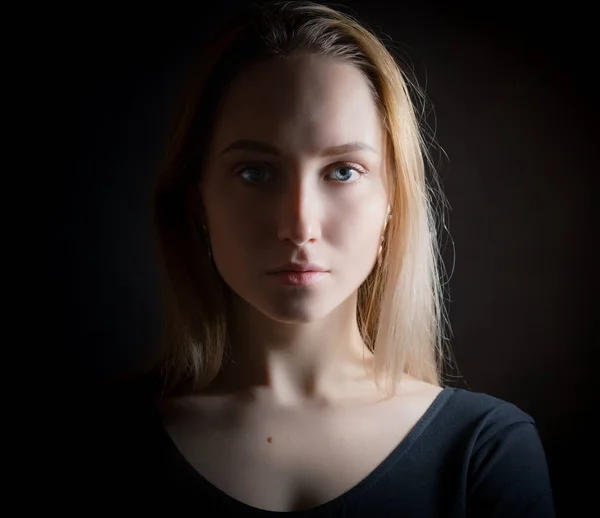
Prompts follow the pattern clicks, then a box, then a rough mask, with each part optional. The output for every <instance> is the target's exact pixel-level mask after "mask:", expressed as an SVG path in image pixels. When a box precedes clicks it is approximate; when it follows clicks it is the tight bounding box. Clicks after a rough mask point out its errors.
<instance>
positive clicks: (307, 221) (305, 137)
mask: <svg viewBox="0 0 600 518" xmlns="http://www.w3.org/2000/svg"><path fill="white" fill-rule="evenodd" d="M244 140H251V141H254V142H259V143H262V144H263V145H262V146H258V145H254V146H248V145H243V144H240V141H244ZM356 143H359V145H356ZM383 143H384V131H383V128H382V124H381V119H380V116H379V113H378V110H377V107H376V105H375V102H374V100H373V98H372V95H371V93H370V90H369V86H368V83H367V81H366V79H365V77H364V76H363V75H362V73H361V72H360V70H358V69H357V68H356V67H354V66H352V65H351V64H348V63H346V62H343V61H339V60H333V59H331V58H325V57H319V56H315V55H310V54H297V55H293V56H291V57H287V58H285V59H279V60H276V61H266V62H260V63H258V64H254V65H252V66H251V67H250V68H248V69H247V70H245V71H244V72H243V73H242V74H241V75H240V76H239V77H238V78H237V79H236V80H235V81H234V83H233V85H232V87H231V88H230V89H229V90H228V91H227V92H226V95H225V96H224V98H223V100H222V104H221V106H220V110H219V112H218V116H217V120H216V124H215V127H214V134H213V139H212V141H211V143H210V147H209V153H208V159H207V161H206V164H205V168H204V171H203V175H202V177H201V181H200V183H199V185H198V187H199V194H200V199H201V203H202V207H203V211H204V218H205V223H206V226H207V229H208V233H209V236H210V242H211V247H212V253H213V257H214V261H215V263H216V266H217V268H218V271H219V273H220V274H221V276H222V277H223V279H224V281H225V282H226V284H227V285H228V286H229V287H230V288H231V291H232V293H233V304H232V322H233V325H232V327H233V332H232V355H231V356H232V360H233V362H232V363H228V364H227V365H226V366H225V371H226V372H225V373H224V374H223V375H222V376H220V377H219V378H217V380H216V382H215V384H214V385H213V389H217V388H218V389H219V390H235V391H251V392H252V393H253V394H254V395H255V396H257V395H258V394H259V393H260V394H261V397H265V398H269V399H270V400H272V401H273V402H274V403H277V404H281V405H294V404H301V403H303V402H308V401H314V400H321V401H323V400H326V401H329V400H334V399H339V398H340V397H342V396H343V395H344V394H348V390H349V389H350V386H351V385H355V384H356V383H357V382H360V383H362V382H364V367H365V365H366V366H367V368H368V366H369V364H370V362H371V361H372V356H371V354H370V352H369V351H368V350H367V349H366V347H365V345H364V343H363V341H362V339H361V337H360V334H359V331H358V325H357V322H356V302H357V290H358V288H359V286H360V285H361V284H362V282H363V281H364V280H365V279H366V277H367V276H368V274H369V273H370V271H371V269H372V268H373V266H374V264H375V261H376V258H377V252H378V249H379V245H380V239H381V236H382V232H383V230H384V225H385V222H386V216H387V211H388V197H387V182H386V171H385V168H384V164H385V159H384V157H385V150H384V147H383ZM265 145H266V146H265ZM267 146H268V149H267ZM344 146H347V147H346V148H344ZM336 148H337V149H336ZM289 261H302V262H311V263H317V264H319V265H320V266H323V267H325V268H326V269H327V270H328V273H327V274H326V275H324V277H323V279H322V280H321V281H320V282H319V283H317V284H316V285H313V286H308V287H297V286H294V287H291V286H286V285H283V284H281V283H279V282H276V281H275V280H274V279H273V277H272V276H269V275H267V272H268V271H269V270H272V269H273V268H275V267H277V266H279V265H281V264H285V263H287V262H289ZM237 330H239V331H237ZM238 366H243V369H241V368H239V367H238Z"/></svg>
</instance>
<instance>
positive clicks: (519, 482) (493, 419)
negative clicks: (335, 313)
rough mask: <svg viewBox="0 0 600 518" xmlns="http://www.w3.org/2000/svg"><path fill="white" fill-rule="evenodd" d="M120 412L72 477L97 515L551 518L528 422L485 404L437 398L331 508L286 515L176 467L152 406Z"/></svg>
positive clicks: (100, 422) (133, 403) (177, 458)
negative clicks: (104, 511)
mask: <svg viewBox="0 0 600 518" xmlns="http://www.w3.org/2000/svg"><path fill="white" fill-rule="evenodd" d="M120 403H121V404H120V405H116V406H115V405H113V404H112V403H111V404H109V406H108V407H107V409H108V410H109V414H108V415H104V414H103V413H102V412H99V413H97V414H96V418H97V419H96V423H95V429H96V431H98V430H101V431H102V433H101V436H102V437H101V440H100V441H99V444H97V445H96V446H95V447H94V448H93V449H94V451H95V453H96V454H97V456H96V457H94V461H93V462H94V463H97V464H96V465H95V466H93V468H92V469H91V470H90V469H89V468H90V465H89V457H88V456H87V454H86V455H85V456H82V459H81V466H80V469H82V470H83V472H82V471H81V470H78V471H77V473H78V474H80V475H81V476H82V477H83V478H82V480H78V481H77V482H78V484H76V485H77V486H82V492H81V495H82V496H83V493H87V492H88V491H90V493H89V495H85V497H86V501H90V500H91V501H92V502H94V506H93V507H96V508H100V507H104V506H106V508H107V509H110V510H112V511H117V510H120V509H122V510H124V511H125V510H135V511H137V512H142V511H144V510H152V511H154V512H155V513H156V512H161V513H162V512H166V513H167V515H168V516H179V515H183V513H184V512H185V513H186V516H193V517H194V518H196V517H198V518H201V517H213V516H219V517H220V516H236V517H237V516H252V517H257V518H267V517H273V516H277V515H282V514H285V515H289V516H290V517H292V516H294V517H298V518H317V517H338V516H339V517H342V516H343V517H347V518H351V517H373V518H377V517H382V518H383V517H417V518H421V517H422V518H429V517H464V516H467V517H472V516H476V517H511V518H517V517H540V518H541V517H543V518H551V517H553V516H555V513H554V508H553V498H552V493H551V487H550V480H549V475H548V468H547V464H546V459H545V454H544V451H543V448H542V444H541V442H540V438H539V435H538V430H537V428H536V426H535V422H534V420H533V419H532V418H531V417H530V416H529V415H528V414H526V413H524V412H523V411H521V410H520V409H519V408H517V407H516V406H514V405H513V404H511V403H507V402H505V401H502V400H499V399H496V398H494V397H491V396H488V395H486V394H480V393H474V392H469V391H466V390H462V389H454V388H446V389H444V390H443V391H442V392H441V393H440V394H439V395H438V396H437V398H436V400H435V401H434V403H433V404H432V405H431V406H430V408H429V409H428V410H427V412H426V413H425V414H424V415H423V417H422V418H421V419H420V420H419V422H418V423H417V424H416V425H415V427H414V428H413V429H412V430H411V432H410V433H409V434H408V435H407V436H406V437H405V438H404V440H402V442H400V444H399V445H398V446H397V447H396V448H395V449H394V450H393V451H392V453H390V455H389V456H388V457H387V458H386V459H385V460H384V461H383V462H382V463H381V464H380V465H379V466H378V467H377V468H376V469H375V470H374V471H372V472H371V473H370V474H369V475H368V476H367V477H366V478H365V479H363V480H362V481H361V482H359V483H358V484H357V485H356V486H354V487H353V488H352V489H350V490H349V491H347V492H346V493H344V494H343V495H340V496H339V497H337V498H335V499H333V500H331V501H330V502H327V503H325V504H323V505H320V506H318V507H315V508H312V509H308V510H304V511H299V512H289V513H283V512H274V511H265V510H261V509H257V508H254V507H251V506H249V505H246V504H244V503H242V502H240V501H238V500H236V499H234V498H232V497H230V496H229V495H227V494H226V493H224V492H223V491H221V490H219V489H218V488H217V487H215V486H213V485H212V484H211V483H210V482H208V481H207V480H206V479H205V478H203V477H202V476H201V475H200V474H199V473H198V472H197V471H196V470H195V469H194V468H193V467H192V466H191V465H190V464H189V463H188V462H187V461H186V460H185V458H184V457H183V455H182V454H181V453H180V452H179V450H178V449H177V447H176V446H175V444H174V443H173V441H172V440H171V438H170V436H169V435H168V433H167V432H166V430H165V428H164V427H163V425H162V422H161V420H160V416H159V414H158V411H157V410H156V407H155V406H153V405H152V404H150V403H148V404H147V405H146V404H143V403H141V402H140V401H139V400H137V399H136V398H120ZM86 476H87V478H86ZM88 497H89V499H88ZM180 513H181V514H180ZM190 513H192V514H190Z"/></svg>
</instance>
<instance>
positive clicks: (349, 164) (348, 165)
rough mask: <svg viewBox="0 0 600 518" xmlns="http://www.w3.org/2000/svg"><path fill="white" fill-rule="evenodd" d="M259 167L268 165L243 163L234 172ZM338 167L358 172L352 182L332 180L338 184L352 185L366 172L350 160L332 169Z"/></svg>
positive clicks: (239, 173) (239, 172)
mask: <svg viewBox="0 0 600 518" xmlns="http://www.w3.org/2000/svg"><path fill="white" fill-rule="evenodd" d="M261 168H263V169H269V167H268V166H264V165H260V164H258V165H255V164H243V165H240V166H238V167H236V168H235V171H234V173H235V174H236V175H237V176H241V174H242V173H243V172H244V171H247V170H248V169H258V170H261ZM338 169H352V170H353V171H356V172H357V173H358V174H359V177H358V179H356V180H354V181H352V182H351V181H343V180H333V181H334V182H336V183H340V184H348V185H354V184H356V183H358V182H359V181H360V180H361V177H362V175H365V174H368V171H367V170H366V169H365V168H364V167H362V166H361V165H358V164H355V163H352V162H342V163H340V164H337V165H336V166H335V168H334V169H333V171H336V170H338ZM242 181H243V182H244V183H246V184H247V185H257V184H260V183H262V182H260V181H258V182H252V181H247V180H244V179H242Z"/></svg>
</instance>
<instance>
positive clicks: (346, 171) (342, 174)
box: [332, 165, 361, 183]
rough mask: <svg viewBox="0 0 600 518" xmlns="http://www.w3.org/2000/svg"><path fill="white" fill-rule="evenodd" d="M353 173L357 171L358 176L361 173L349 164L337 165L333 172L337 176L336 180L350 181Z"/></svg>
mask: <svg viewBox="0 0 600 518" xmlns="http://www.w3.org/2000/svg"><path fill="white" fill-rule="evenodd" d="M352 173H355V174H356V175H357V176H360V174H361V173H360V171H358V170H357V169H356V168H354V167H350V166H347V165H345V166H341V167H336V168H335V169H334V170H333V173H332V174H333V175H334V176H335V178H334V179H335V180H338V181H341V182H344V183H348V180H349V179H350V178H351V177H352Z"/></svg>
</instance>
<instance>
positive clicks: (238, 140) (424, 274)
mask: <svg viewBox="0 0 600 518" xmlns="http://www.w3.org/2000/svg"><path fill="white" fill-rule="evenodd" d="M413 91H416V90H415V85H413V84H411V83H409V82H408V79H407V78H406V77H405V74H404V72H403V71H402V70H401V69H400V68H399V65H398V64H397V63H396V62H395V60H394V58H393V56H392V55H391V54H390V52H388V50H387V49H386V47H385V46H384V45H383V44H382V42H381V40H379V39H378V38H377V37H375V36H374V35H373V33H372V32H370V31H369V30H367V29H366V28H365V27H364V26H363V25H361V24H360V23H358V22H357V21H356V20H355V19H354V18H352V17H350V16H348V15H346V14H344V13H342V12H340V11H337V10H333V9H331V8H328V7H325V6H323V5H318V4H313V3H308V2H286V3H276V4H268V5H265V6H262V7H256V8H254V9H252V10H251V11H249V12H248V13H245V14H244V16H242V17H239V18H236V19H235V20H234V21H233V22H232V23H230V24H229V25H228V26H227V27H225V28H224V29H223V30H222V31H221V32H220V33H219V34H218V36H217V37H216V39H215V40H214V41H212V42H211V43H210V45H208V46H207V48H206V50H205V52H204V53H203V54H202V56H201V59H200V60H199V61H198V67H197V68H196V69H195V72H194V74H193V78H192V80H191V82H190V87H189V90H188V91H187V94H186V96H185V98H184V100H183V102H182V105H181V109H180V111H179V112H178V114H177V117H176V121H175V126H174V131H173V133H172V135H171V137H170V141H169V145H168V149H167V156H166V161H165V165H164V168H162V170H161V172H160V175H159V177H158V182H157V187H156V193H155V207H154V210H155V213H154V214H155V223H156V228H157V238H158V244H159V251H160V260H161V265H162V266H163V268H164V273H165V276H164V280H165V283H164V286H165V290H164V294H165V299H164V300H165V315H166V318H165V325H164V345H165V349H164V351H165V356H164V358H163V359H162V360H161V363H160V374H161V378H160V380H161V385H160V387H159V388H160V391H159V396H158V397H157V398H156V400H155V401H152V404H151V405H150V406H149V407H148V409H149V410H148V411H147V412H144V411H142V410H141V406H139V405H134V404H131V406H129V405H124V406H125V407H126V412H125V413H124V417H123V419H125V421H121V422H119V425H118V429H119V434H120V437H121V439H122V441H121V444H125V445H126V446H124V447H123V448H122V450H119V453H118V455H117V457H116V458H117V460H116V462H117V463H118V469H117V470H116V471H117V474H113V476H112V479H113V483H114V481H115V477H116V478H117V479H119V480H120V481H121V482H122V483H123V487H124V488H125V489H124V493H123V495H125V494H127V495H128V497H131V495H132V494H136V495H138V496H139V501H138V503H139V504H140V505H142V503H144V504H151V505H153V506H159V505H162V504H168V505H169V506H170V507H171V509H172V510H173V509H180V510H184V509H185V510H187V512H192V513H194V515H195V516H230V515H231V516H257V517H261V516H264V517H267V516H275V515H279V514H281V513H287V514H289V515H290V516H299V517H300V516H301V517H319V516H347V517H351V516H365V517H384V516H411V517H442V516H443V517H446V516H447V517H462V516H486V517H487V516H494V517H499V516H503V517H504V516H507V517H508V516H510V517H516V516H528V517H534V516H535V517H551V516H553V513H554V511H553V504H552V495H551V490H550V482H549V476H548V472H547V466H546V461H545V456H544V451H543V448H542V445H541V443H540V439H539V437H538V432H537V430H536V426H535V423H534V421H533V420H532V418H531V417H530V416H529V415H527V414H525V413H524V412H522V411H521V410H519V409H518V408H516V407H515V406H513V405H512V404H510V403H507V402H503V401H501V400H498V399H495V398H493V397H491V396H488V395H485V394H478V393H471V392H468V391H465V390H459V389H452V388H447V387H446V388H444V387H443V383H442V374H441V367H442V365H443V363H444V360H445V357H446V355H445V353H444V350H443V343H444V341H443V334H444V333H443V324H444V322H445V319H444V311H443V299H442V289H441V269H440V264H441V263H440V260H439V253H438V248H437V241H438V239H437V237H436V228H437V219H436V214H435V210H434V209H435V208H436V206H437V205H436V203H437V202H439V200H440V199H441V198H438V197H436V196H437V194H436V192H437V191H436V190H435V189H434V188H433V187H434V183H432V181H431V180H430V179H429V176H428V175H426V169H427V168H426V165H427V149H426V147H425V144H424V138H423V137H422V134H421V131H420V128H419V121H418V118H417V113H416V109H415V105H414V104H413V101H412V100H411V97H410V93H411V92H413ZM132 416H135V417H136V418H135V419H133V418H132ZM123 437H129V438H130V439H131V441H129V442H128V441H127V440H123ZM113 453H114V452H113ZM138 490H139V492H138Z"/></svg>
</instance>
